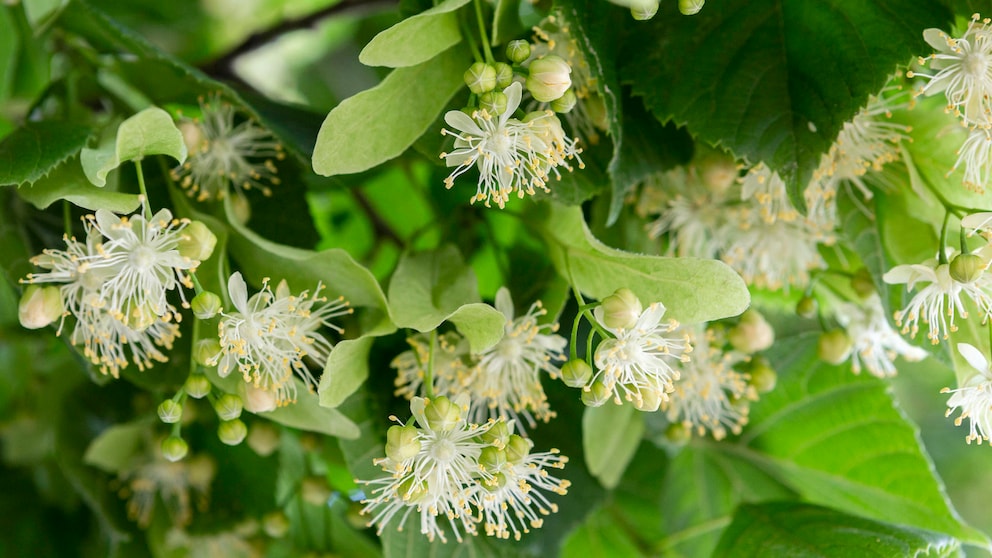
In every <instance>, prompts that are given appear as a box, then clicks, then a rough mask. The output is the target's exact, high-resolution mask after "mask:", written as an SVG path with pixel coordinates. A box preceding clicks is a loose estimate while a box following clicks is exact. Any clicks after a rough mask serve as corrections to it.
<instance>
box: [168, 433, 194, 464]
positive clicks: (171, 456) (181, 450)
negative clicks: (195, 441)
mask: <svg viewBox="0 0 992 558" xmlns="http://www.w3.org/2000/svg"><path fill="white" fill-rule="evenodd" d="M187 453H189V445H188V444H186V440H183V439H182V438H180V437H179V436H169V437H168V438H166V439H164V440H162V457H164V458H166V459H168V460H169V461H171V462H173V463H175V462H176V461H179V460H180V459H182V458H184V457H186V454H187Z"/></svg>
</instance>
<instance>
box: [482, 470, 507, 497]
mask: <svg viewBox="0 0 992 558" xmlns="http://www.w3.org/2000/svg"><path fill="white" fill-rule="evenodd" d="M507 482H509V480H508V479H507V478H506V475H504V474H503V473H496V474H494V475H493V476H492V478H491V479H488V480H485V481H483V482H482V487H483V488H485V489H486V490H488V491H489V492H496V491H497V490H499V489H500V488H503V487H504V486H506V483H507Z"/></svg>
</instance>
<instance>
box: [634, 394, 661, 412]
mask: <svg viewBox="0 0 992 558" xmlns="http://www.w3.org/2000/svg"><path fill="white" fill-rule="evenodd" d="M638 395H639V397H635V398H634V408H635V409H637V410H638V411H643V412H645V413H653V412H655V411H657V410H658V408H660V407H661V395H662V394H661V392H660V391H659V390H655V389H645V388H641V391H640V392H639V393H638Z"/></svg>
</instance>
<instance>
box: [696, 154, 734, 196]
mask: <svg viewBox="0 0 992 558" xmlns="http://www.w3.org/2000/svg"><path fill="white" fill-rule="evenodd" d="M696 166H697V168H698V169H699V177H700V179H701V180H702V182H703V185H704V186H706V188H707V189H708V190H709V191H710V192H713V193H714V194H723V193H725V192H726V191H727V190H729V189H730V187H731V186H733V185H734V183H735V182H737V175H738V169H737V163H736V162H735V161H734V160H733V159H732V158H730V157H728V156H727V155H724V154H723V153H720V152H716V151H714V152H710V153H708V154H706V155H704V156H702V157H701V158H700V159H699V161H697V162H696Z"/></svg>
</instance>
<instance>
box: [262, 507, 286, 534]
mask: <svg viewBox="0 0 992 558" xmlns="http://www.w3.org/2000/svg"><path fill="white" fill-rule="evenodd" d="M262 530H263V531H265V534H266V535H268V536H270V537H272V538H273V539H281V538H283V537H285V536H286V533H288V532H289V519H288V518H287V517H286V514H284V513H282V511H281V510H276V511H274V512H271V513H267V514H265V516H264V517H262Z"/></svg>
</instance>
